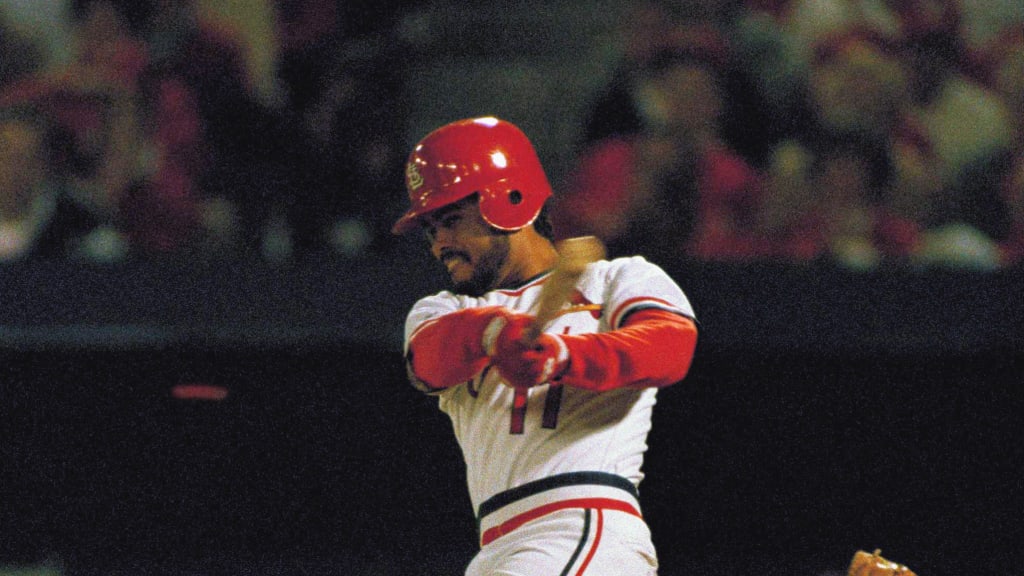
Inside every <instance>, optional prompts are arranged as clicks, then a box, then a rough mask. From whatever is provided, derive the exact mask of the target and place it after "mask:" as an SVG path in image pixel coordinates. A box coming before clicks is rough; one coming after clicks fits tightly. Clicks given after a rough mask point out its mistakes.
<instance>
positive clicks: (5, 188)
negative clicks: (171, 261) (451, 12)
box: [0, 0, 406, 262]
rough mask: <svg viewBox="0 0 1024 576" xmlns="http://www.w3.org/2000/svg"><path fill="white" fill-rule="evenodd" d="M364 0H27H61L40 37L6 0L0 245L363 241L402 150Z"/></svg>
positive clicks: (144, 253) (99, 250)
mask: <svg viewBox="0 0 1024 576" xmlns="http://www.w3.org/2000/svg"><path fill="white" fill-rule="evenodd" d="M11 1H12V2H13V0H11ZM33 2H35V0H33ZM366 4H367V3H358V2H356V3H337V2H334V1H333V0H274V1H272V2H271V1H269V0H268V1H262V2H260V1H258V2H245V3H243V4H238V3H232V2H210V1H205V0H50V1H38V2H35V3H34V4H33V3H31V2H30V3H29V4H27V5H26V6H27V7H28V8H27V11H28V13H32V12H33V11H40V12H41V11H43V9H44V8H43V7H44V6H47V5H56V9H54V10H52V11H53V12H54V14H55V16H56V17H55V18H54V19H53V21H52V22H47V26H52V27H54V28H56V29H58V30H61V31H62V32H61V33H60V34H56V35H55V39H54V40H53V42H52V43H51V44H48V43H47V42H46V41H45V39H44V38H43V37H42V35H40V34H38V29H37V30H35V31H34V32H35V33H24V32H23V33H19V32H21V31H20V30H19V25H18V24H19V21H18V18H17V17H16V10H14V9H13V8H14V4H7V2H6V0H5V3H2V4H0V18H2V19H3V20H2V21H0V30H2V33H0V62H2V68H0V149H2V150H3V154H2V155H0V261H13V260H24V259H31V258H66V259H78V260H85V261H93V262H117V261H121V260H124V259H128V258H148V257H153V258H158V257H163V256H171V257H195V258H214V259H217V258H224V257H235V256H243V257H244V256H256V257H259V258H265V259H269V260H287V259H292V258H295V257H300V256H302V255H305V254H312V253H318V252H325V251H326V252H333V253H342V254H356V253H362V252H365V251H367V250H371V249H372V248H373V245H374V242H375V240H376V239H377V238H383V237H384V234H383V232H384V231H386V226H389V225H390V220H391V218H392V216H393V214H394V213H396V212H399V211H400V204H399V203H400V201H401V200H402V198H403V193H402V191H401V189H400V186H401V179H400V178H401V177H400V173H401V171H400V170H399V169H395V166H399V167H400V166H401V165H402V162H403V160H404V155H405V153H406V151H405V150H404V149H403V148H404V137H405V134H404V125H403V123H402V122H403V120H402V119H403V114H402V111H401V110H402V101H401V89H400V85H399V83H398V79H397V78H398V76H397V75H398V74H399V72H398V67H397V66H394V65H393V60H394V59H395V58H396V56H395V54H396V51H397V49H398V45H397V43H395V42H392V41H391V40H390V39H389V38H385V37H384V36H385V35H386V34H388V33H389V27H388V23H387V21H386V19H384V18H381V17H374V18H368V19H367V18H360V17H359V14H355V15H353V14H349V13H347V12H346V11H347V10H360V9H363V8H364V7H365V5H366ZM377 4H379V5H381V6H386V5H387V4H388V3H387V2H386V1H385V2H378V3H377ZM5 7H7V8H11V9H10V10H7V11H5V10H4V8H5ZM384 13H386V12H384ZM375 14H376V13H375ZM23 28H24V27H23ZM396 174H398V176H397V177H396V176H395V175H396ZM394 182H397V184H398V187H399V189H397V190H396V187H395V186H394V184H393V183H394ZM389 194H390V196H389ZM390 206H394V209H393V210H390V211H389V207H390Z"/></svg>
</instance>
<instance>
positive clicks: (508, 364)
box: [484, 314, 569, 388]
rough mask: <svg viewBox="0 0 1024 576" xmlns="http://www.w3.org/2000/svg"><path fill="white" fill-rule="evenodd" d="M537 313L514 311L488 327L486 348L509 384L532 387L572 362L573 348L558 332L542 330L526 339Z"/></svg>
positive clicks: (486, 330) (555, 374)
mask: <svg viewBox="0 0 1024 576" xmlns="http://www.w3.org/2000/svg"><path fill="white" fill-rule="evenodd" d="M533 320H534V317H533V316H530V315H527V314H510V315H508V316H504V317H498V318H495V319H493V320H491V323H490V324H489V325H488V326H487V328H486V329H485V330H484V349H485V350H486V351H487V355H488V356H490V358H491V365H492V366H494V367H495V368H496V369H497V370H498V374H500V375H501V378H502V379H503V380H504V381H505V383H506V384H508V385H509V386H513V387H515V388H530V387H532V386H538V385H540V384H544V383H545V382H550V381H552V380H554V379H557V378H558V377H559V376H560V375H561V374H562V373H563V372H565V370H566V368H568V366H569V349H568V348H566V346H565V343H564V342H562V339H561V338H559V337H558V336H554V335H552V334H541V335H540V336H538V337H537V338H536V339H535V340H534V341H533V342H532V343H528V342H525V341H524V335H525V333H526V331H527V328H528V327H529V326H530V325H531V324H532V323H533Z"/></svg>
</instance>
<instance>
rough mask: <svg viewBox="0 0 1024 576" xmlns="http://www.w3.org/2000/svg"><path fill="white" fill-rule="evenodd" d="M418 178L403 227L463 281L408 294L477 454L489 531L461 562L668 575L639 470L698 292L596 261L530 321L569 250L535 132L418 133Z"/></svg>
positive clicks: (426, 350)
mask: <svg viewBox="0 0 1024 576" xmlns="http://www.w3.org/2000/svg"><path fill="white" fill-rule="evenodd" d="M405 177H406V187H407V189H408V193H409V200H410V203H411V208H410V209H409V211H408V212H407V213H405V215H403V216H402V218H401V219H399V220H398V222H396V223H395V225H394V228H393V231H394V232H395V233H396V234H401V233H404V232H406V231H409V230H411V229H415V228H420V229H422V230H423V231H424V232H425V233H426V237H427V240H428V242H429V244H430V250H431V253H432V255H433V256H434V258H436V259H437V260H438V261H439V262H440V263H441V264H443V265H444V266H445V268H446V269H447V271H448V274H449V276H450V278H451V281H452V285H453V287H452V289H451V290H450V291H448V290H446V291H442V292H440V293H438V294H434V295H432V296H427V297H425V298H423V299H421V300H419V301H418V302H417V303H416V304H415V305H414V306H413V308H412V310H411V311H410V312H409V315H408V318H407V320H406V326H405V354H406V362H407V367H408V370H409V376H410V379H411V381H412V383H413V385H414V386H416V387H417V388H418V389H419V390H421V391H423V392H425V393H427V394H431V395H434V396H436V397H437V398H438V399H439V404H440V408H441V410H442V411H444V412H445V413H447V414H448V416H449V417H450V418H451V422H452V426H453V428H454V432H455V437H456V439H457V440H458V443H459V446H460V448H461V450H462V454H463V457H464V458H465V463H466V473H467V482H468V487H469V494H470V499H471V501H472V504H473V506H474V508H475V511H476V518H477V523H478V528H479V541H480V550H479V552H478V553H477V555H476V556H475V557H474V559H473V560H472V562H471V563H470V565H469V567H468V569H467V572H466V574H467V575H468V576H481V575H506V576H536V575H538V574H551V575H559V574H561V575H584V574H585V575H587V576H602V575H606V576H633V575H653V574H656V573H657V566H658V562H657V556H656V554H655V550H654V546H653V544H652V541H651V535H650V531H649V530H648V527H647V525H646V523H645V522H644V519H643V515H642V512H641V509H640V504H639V501H638V492H637V487H638V485H639V484H640V481H641V479H642V478H643V472H642V471H641V467H642V463H643V457H644V452H645V451H646V448H647V445H646V438H647V434H648V431H649V430H650V428H651V412H652V409H653V407H654V404H655V396H656V394H657V391H658V388H662V387H665V386H668V385H671V384H673V383H675V382H678V381H679V380H682V379H683V377H684V376H685V375H686V373H687V371H688V369H689V367H690V363H691V360H692V358H693V354H694V348H695V346H696V340H697V328H696V324H695V321H694V314H693V310H692V308H691V305H690V303H689V301H688V300H687V298H686V296H685V295H684V294H683V292H682V290H681V289H680V288H679V287H678V286H677V284H676V283H675V282H674V281H673V280H672V279H671V278H669V276H668V275H666V274H665V273H664V271H662V270H661V269H660V268H659V267H657V266H655V265H654V264H652V263H650V262H648V261H647V260H645V259H643V258H642V257H639V256H636V257H629V258H616V259H613V260H598V261H596V262H593V263H591V264H589V265H587V267H586V268H585V270H584V271H583V273H582V275H581V276H580V277H579V280H578V281H577V282H576V284H575V287H574V290H573V291H572V297H571V298H569V301H568V302H566V305H565V307H564V309H563V310H562V311H561V313H560V315H558V316H557V317H556V318H555V320H553V321H551V322H550V323H549V324H548V325H546V326H543V327H542V328H543V332H541V333H540V335H539V336H537V337H536V338H534V339H530V338H527V337H526V334H528V333H530V331H531V330H532V329H533V328H532V325H533V322H534V320H535V311H536V307H537V305H538V298H539V297H540V294H541V288H542V287H543V285H544V283H545V282H546V281H548V280H549V279H550V278H551V277H552V274H551V272H552V270H553V269H554V268H555V266H556V263H557V262H558V259H559V254H558V251H557V249H556V246H555V245H554V244H553V243H552V231H551V228H550V225H549V223H548V220H547V215H546V210H545V204H546V202H547V200H548V198H549V197H551V195H552V191H551V186H550V184H549V182H548V179H547V177H546V175H545V173H544V170H543V168H542V166H541V164H540V162H539V160H538V158H537V154H536V152H535V150H534V148H533V145H532V144H531V143H530V141H529V140H528V138H527V137H526V136H525V135H524V134H523V132H522V131H521V130H519V128H517V127H516V126H514V125H513V124H511V123H509V122H507V121H504V120H501V119H497V118H493V117H487V118H473V119H465V120H459V121H456V122H453V123H451V124H447V125H445V126H442V127H440V128H438V129H436V130H434V131H433V132H431V133H430V134H428V135H427V136H426V137H424V138H423V140H421V141H420V142H419V143H418V144H417V145H416V146H415V148H414V150H413V151H412V153H411V154H410V157H409V161H408V163H407V164H406V170H405Z"/></svg>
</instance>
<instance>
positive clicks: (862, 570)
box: [846, 550, 917, 576]
mask: <svg viewBox="0 0 1024 576" xmlns="http://www.w3.org/2000/svg"><path fill="white" fill-rule="evenodd" d="M846 576H917V574H914V572H913V571H912V570H911V569H910V568H907V567H906V566H904V565H903V564H897V563H895V562H890V561H888V560H886V559H885V558H882V551H881V550H875V551H874V552H873V553H871V554H869V553H867V552H865V551H863V550H858V551H857V552H856V553H855V554H854V555H853V560H851V561H850V568H849V570H847V572H846Z"/></svg>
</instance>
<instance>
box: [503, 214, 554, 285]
mask: <svg viewBox="0 0 1024 576" xmlns="http://www.w3.org/2000/svg"><path fill="white" fill-rule="evenodd" d="M511 240H512V246H511V250H510V251H509V260H508V265H507V266H508V268H507V273H506V274H505V275H504V281H503V282H502V283H501V284H502V286H500V287H501V288H510V287H515V286H520V285H522V284H523V283H524V282H526V281H527V280H530V279H531V278H536V277H537V276H540V275H541V274H544V273H545V272H548V271H550V270H551V269H553V268H554V267H555V264H556V263H557V262H558V252H557V251H556V250H555V246H554V244H552V243H551V241H550V240H548V239H547V238H545V237H544V236H541V235H540V234H538V233H537V232H536V231H534V230H533V229H532V228H524V229H523V230H520V231H519V232H517V233H516V234H514V235H513V237H512V239H511Z"/></svg>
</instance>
